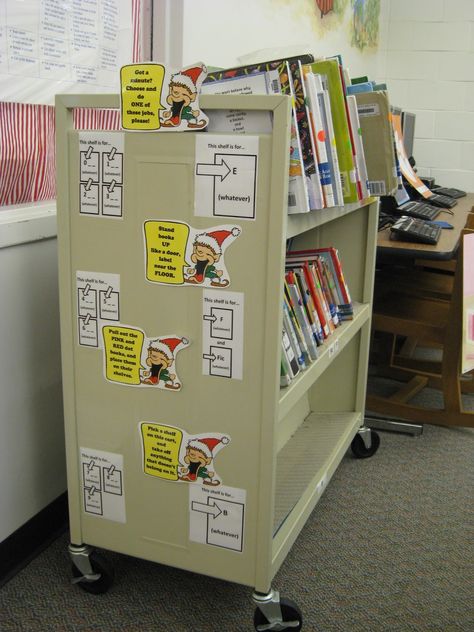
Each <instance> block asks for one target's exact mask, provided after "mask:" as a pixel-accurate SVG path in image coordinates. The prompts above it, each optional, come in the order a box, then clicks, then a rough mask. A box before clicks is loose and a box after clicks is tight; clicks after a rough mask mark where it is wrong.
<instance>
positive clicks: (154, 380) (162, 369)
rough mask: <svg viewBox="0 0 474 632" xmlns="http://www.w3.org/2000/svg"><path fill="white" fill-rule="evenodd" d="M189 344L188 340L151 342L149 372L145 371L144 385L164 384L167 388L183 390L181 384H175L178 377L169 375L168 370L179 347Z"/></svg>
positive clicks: (175, 339)
mask: <svg viewBox="0 0 474 632" xmlns="http://www.w3.org/2000/svg"><path fill="white" fill-rule="evenodd" d="M181 344H188V341H187V340H186V338H159V339H157V340H151V341H150V344H149V346H148V357H147V359H146V364H147V366H149V367H150V370H149V371H144V373H143V379H142V380H141V383H142V384H154V385H156V384H159V383H160V382H164V385H165V388H170V389H173V390H178V389H180V388H181V384H180V383H179V382H175V379H176V375H175V374H174V373H169V371H168V369H169V368H170V366H171V365H172V364H173V362H174V352H175V349H176V347H177V346H178V345H181Z"/></svg>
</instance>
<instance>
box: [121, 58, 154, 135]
mask: <svg viewBox="0 0 474 632" xmlns="http://www.w3.org/2000/svg"><path fill="white" fill-rule="evenodd" d="M164 78H165V67H164V66H162V65H161V64H130V65H128V66H122V68H121V69H120V93H121V116H122V127H123V129H129V130H148V131H150V130H157V129H160V110H164V109H165V106H163V105H162V104H161V92H162V89H163V81H164Z"/></svg>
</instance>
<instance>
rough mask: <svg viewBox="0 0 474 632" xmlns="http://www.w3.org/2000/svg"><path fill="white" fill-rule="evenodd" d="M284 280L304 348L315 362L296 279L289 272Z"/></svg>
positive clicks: (312, 344) (309, 330) (309, 327)
mask: <svg viewBox="0 0 474 632" xmlns="http://www.w3.org/2000/svg"><path fill="white" fill-rule="evenodd" d="M285 278H286V280H287V285H288V291H289V295H290V300H291V304H292V306H293V310H294V313H295V314H296V318H297V320H298V324H299V326H300V328H301V331H302V332H303V336H304V339H305V342H306V346H307V347H308V352H309V356H310V358H311V360H316V358H317V357H318V348H317V345H316V342H315V340H314V337H313V332H312V330H311V326H310V324H309V321H308V318H307V316H306V313H305V309H304V306H303V299H302V298H301V295H300V293H299V290H298V286H297V284H296V279H295V278H294V275H293V273H292V272H291V271H289V272H287V273H286V275H285Z"/></svg>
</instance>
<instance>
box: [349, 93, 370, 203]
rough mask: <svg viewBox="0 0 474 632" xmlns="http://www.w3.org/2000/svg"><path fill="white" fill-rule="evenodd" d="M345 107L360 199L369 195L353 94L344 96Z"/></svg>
mask: <svg viewBox="0 0 474 632" xmlns="http://www.w3.org/2000/svg"><path fill="white" fill-rule="evenodd" d="M346 101H347V108H348V111H349V120H350V123H351V128H352V136H353V140H354V149H355V159H356V167H357V182H358V185H359V187H360V192H361V195H362V199H363V200H365V199H366V198H368V197H369V195H370V192H369V189H368V176H367V166H366V162H365V152H364V143H363V139H362V131H361V128H360V122H359V115H358V113H357V101H356V98H355V96H354V95H350V94H348V95H347V97H346Z"/></svg>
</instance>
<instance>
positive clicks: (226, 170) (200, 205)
mask: <svg viewBox="0 0 474 632" xmlns="http://www.w3.org/2000/svg"><path fill="white" fill-rule="evenodd" d="M257 165H258V136H243V135H239V136H222V135H217V134H216V135H214V134H197V135H196V172H195V200H194V214H195V215H200V216H202V217H236V218H239V219H250V220H254V219H255V214H256V193H257Z"/></svg>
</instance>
